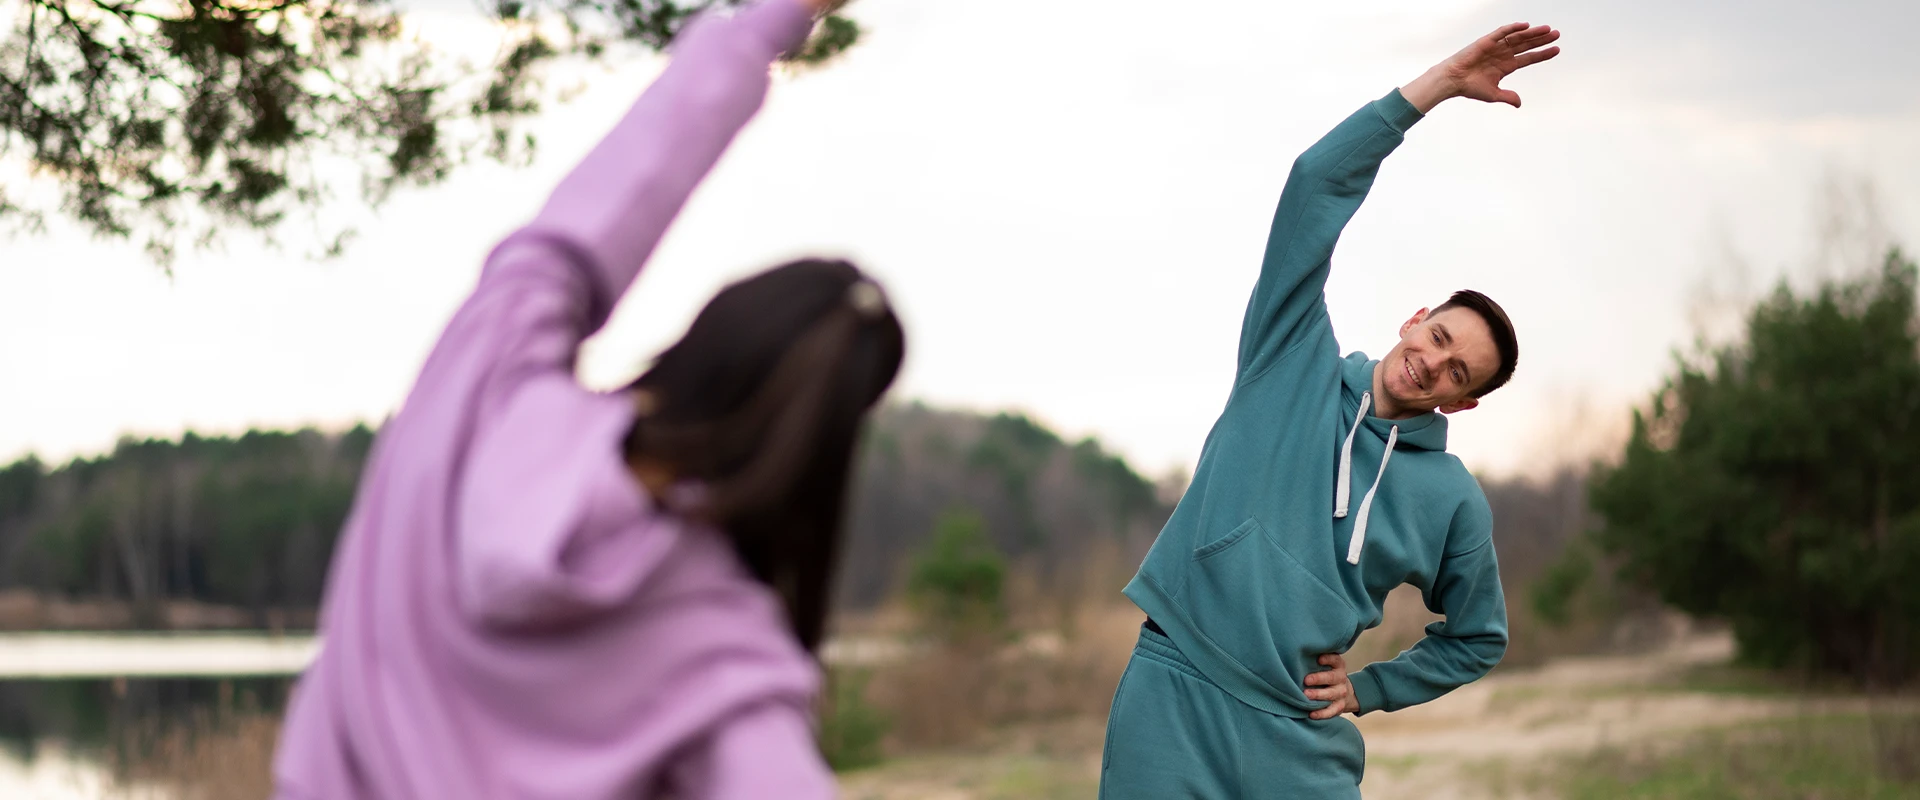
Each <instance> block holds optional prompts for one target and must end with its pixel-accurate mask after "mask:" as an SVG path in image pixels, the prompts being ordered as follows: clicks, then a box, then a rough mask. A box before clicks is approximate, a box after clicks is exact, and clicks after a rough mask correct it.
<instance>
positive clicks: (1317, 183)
mask: <svg viewBox="0 0 1920 800" xmlns="http://www.w3.org/2000/svg"><path fill="white" fill-rule="evenodd" d="M1379 102H1380V101H1378V100H1375V101H1373V102H1370V103H1368V104H1367V106H1368V107H1369V108H1372V109H1373V110H1374V114H1375V116H1376V117H1377V118H1379V120H1380V123H1381V125H1382V127H1384V128H1385V129H1386V130H1385V131H1380V130H1376V131H1374V132H1373V133H1371V134H1368V135H1367V138H1365V139H1361V140H1360V141H1357V142H1354V143H1353V146H1352V147H1349V148H1347V151H1346V152H1344V153H1341V154H1340V160H1339V161H1335V162H1333V166H1330V167H1328V168H1327V170H1326V172H1324V173H1322V174H1321V175H1320V177H1319V178H1317V179H1315V180H1314V183H1313V188H1312V189H1311V191H1310V192H1309V193H1308V195H1307V202H1305V203H1301V204H1300V208H1298V209H1297V210H1295V211H1294V213H1293V215H1292V217H1291V218H1290V219H1288V220H1287V224H1288V225H1289V226H1297V225H1299V222H1300V218H1301V217H1304V216H1306V213H1307V207H1308V206H1310V205H1312V203H1313V201H1314V200H1315V199H1318V198H1319V197H1320V195H1321V194H1323V193H1324V191H1323V190H1324V189H1325V187H1326V186H1327V184H1329V183H1332V182H1333V177H1332V176H1333V174H1334V173H1336V172H1339V171H1340V168H1341V167H1344V166H1346V164H1347V162H1348V161H1351V160H1353V157H1354V154H1355V153H1358V152H1360V150H1361V149H1362V148H1364V147H1366V146H1367V145H1368V144H1371V143H1372V142H1373V140H1374V139H1377V138H1379V137H1380V135H1381V134H1382V133H1387V132H1391V135H1393V136H1396V137H1401V138H1403V139H1404V138H1405V135H1406V134H1405V133H1404V132H1402V131H1400V130H1399V129H1397V128H1395V127H1393V124H1392V123H1389V122H1387V120H1386V116H1385V115H1384V114H1382V113H1381V112H1380V109H1379ZM1285 196H1286V194H1285V189H1284V188H1283V189H1282V190H1281V197H1282V199H1285ZM1300 238H1301V237H1299V236H1290V237H1288V238H1287V246H1286V249H1284V250H1281V251H1280V258H1279V259H1278V263H1279V264H1286V263H1287V259H1288V257H1289V256H1291V255H1293V252H1294V249H1295V248H1297V247H1299V245H1300ZM1334 246H1335V247H1338V246H1339V233H1337V232H1336V233H1335V234H1334ZM1326 263H1327V266H1328V269H1329V270H1331V269H1332V266H1333V253H1332V252H1331V251H1329V252H1328V253H1327V258H1326ZM1313 266H1319V262H1316V263H1315V264H1314V265H1313ZM1264 267H1265V264H1264V263H1263V264H1262V270H1261V272H1262V273H1264V272H1265V271H1266V270H1265V269H1264ZM1300 288H1301V287H1299V286H1296V287H1294V290H1293V292H1289V293H1288V294H1287V297H1292V296H1293V294H1295V293H1297V292H1299V291H1300ZM1326 291H1327V287H1326V282H1325V281H1324V280H1323V281H1321V285H1320V294H1321V295H1322V297H1323V299H1324V296H1325V295H1326ZM1280 299H1281V300H1282V301H1284V300H1285V299H1286V298H1285V297H1283V298H1280ZM1279 305H1280V303H1278V302H1276V303H1274V308H1275V309H1276V310H1277V308H1278V306H1279ZM1265 310H1266V309H1263V311H1265ZM1320 314H1321V316H1324V317H1328V318H1329V319H1331V317H1332V315H1331V314H1330V313H1329V312H1328V311H1327V309H1326V303H1324V302H1322V303H1321V304H1320ZM1262 321H1263V322H1264V321H1266V320H1262ZM1305 341H1306V340H1305V339H1302V340H1301V341H1300V342H1296V343H1294V345H1293V346H1291V347H1288V348H1287V349H1286V350H1284V351H1282V353H1281V357H1280V358H1279V359H1275V361H1274V364H1278V363H1279V362H1280V361H1283V360H1285V358H1286V355H1287V354H1289V353H1291V352H1292V351H1293V350H1294V349H1295V348H1297V347H1299V346H1300V344H1303V343H1304V342H1305ZM1270 369H1273V364H1269V365H1267V366H1265V367H1262V368H1261V369H1260V374H1262V375H1264V374H1266V372H1267V371H1268V370H1270Z"/></svg>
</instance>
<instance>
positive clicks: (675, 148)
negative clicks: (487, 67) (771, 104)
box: [274, 0, 834, 800]
mask: <svg viewBox="0 0 1920 800" xmlns="http://www.w3.org/2000/svg"><path fill="white" fill-rule="evenodd" d="M811 24H812V20H811V18H810V15H809V14H808V12H807V11H806V10H805V9H804V8H803V7H802V6H801V5H799V4H798V3H797V2H795V0H767V2H765V3H763V4H760V5H757V6H754V7H751V8H747V9H743V10H741V11H739V12H737V13H736V14H734V15H732V16H731V17H728V16H723V15H721V14H709V15H708V16H707V17H706V18H704V19H701V20H700V21H698V22H696V23H695V24H694V25H692V26H691V27H690V28H689V29H688V30H687V31H686V32H685V33H684V34H683V35H682V36H681V37H680V39H679V41H678V42H677V43H676V45H675V48H674V57H673V61H672V63H671V64H670V65H669V66H668V67H667V69H666V71H665V72H664V73H663V74H662V75H661V76H660V78H659V79H658V80H657V81H655V82H654V84H653V86H652V87H651V88H649V89H648V90H647V92H646V93H645V94H644V95H643V96H642V97H641V98H640V100H639V102H637V103H636V104H635V105H634V107H633V109H632V111H630V112H629V113H628V114H627V116H626V117H625V118H624V119H623V120H622V121H621V122H620V123H619V125H618V126H617V127H616V128H615V129H614V130H613V132H612V133H611V134H610V135H608V136H607V138H606V140H605V141H603V142H601V143H600V145H599V146H598V147H596V148H595V149H594V151H593V152H592V153H591V154H589V155H588V156H587V158H586V160H585V161H583V162H582V163H581V164H580V165H579V167H577V168H576V169H575V170H574V171H573V172H572V173H571V174H570V175H568V176H567V178H566V179H565V180H564V181H563V182H562V183H561V185H560V187H559V189H558V190H557V191H555V192H554V194H553V196H552V198H551V199H550V200H549V201H548V202H547V205H546V207H545V208H544V209H543V210H542V211H541V212H540V214H539V216H538V217H537V218H535V219H534V220H533V222H532V223H531V224H529V225H527V226H526V227H525V228H522V229H521V230H519V231H517V232H515V233H514V234H512V235H511V236H509V237H508V238H507V239H506V241H504V242H502V243H501V244H500V246H499V247H498V248H496V249H495V250H494V252H493V254H492V255H491V256H490V257H489V259H488V261H487V264H486V266H485V268H484V269H483V270H482V272H481V275H480V279H479V284H478V286H477V287H476V288H475V289H474V291H473V295H472V297H470V298H469V299H468V300H467V302H466V304H465V305H464V306H462V307H461V309H460V310H459V312H458V313H457V314H455V315H454V318H453V320H452V322H450V323H449V324H448V326H447V330H446V332H445V333H444V334H443V335H442V337H441V339H440V341H439V343H438V344H437V345H436V346H435V348H434V350H433V353H432V355H431V356H429V357H428V359H427V363H426V365H425V367H424V368H423V369H422V371H421V374H420V377H419V381H418V383H417V384H415V386H414V388H413V392H412V394H411V395H409V396H408V398H407V401H406V404H405V406H404V407H403V408H402V409H401V410H400V412H399V413H398V414H397V415H396V416H395V417H394V419H393V420H392V421H391V422H389V423H388V424H387V426H386V428H385V430H384V431H382V432H381V436H380V440H379V442H378V443H377V444H376V446H375V447H374V451H373V454H372V457H371V459H370V460H369V462H368V466H367V473H366V476H365V478H364V481H363V483H362V485H361V487H360V494H359V497H358V500H357V502H356V504H355V506H354V510H353V514H352V516H351V518H350V519H349V520H348V522H347V526H346V531H345V533H344V534H343V536H342V538H341V541H340V545H339V551H338V553H337V554H336V556H335V558H334V562H333V567H332V573H331V575H330V576H329V584H328V586H327V597H326V601H325V605H324V608H323V611H322V622H321V632H322V636H323V641H324V644H323V646H322V648H321V651H320V654H319V657H318V658H317V659H316V660H315V662H314V664H313V665H312V666H311V667H310V668H309V669H308V670H307V672H306V674H305V675H304V676H303V677H302V679H301V681H300V684H299V687H298V689H297V690H296V691H295V693H294V697H293V700H292V703H291V707H290V708H289V709H288V713H287V720H286V725H285V729H284V731H283V733H282V736H281V740H280V748H279V752H278V754H277V756H276V761H275V765H274V772H275V777H276V781H277V784H278V786H277V789H276V796H277V797H280V798H285V799H286V800H295V799H297V800H346V799H348V798H382V799H383V800H385V799H388V798H391V799H394V800H401V799H412V798H417V799H418V800H445V799H448V798H460V800H482V799H483V798H515V799H516V800H517V799H519V798H566V800H595V799H596V798H651V797H663V796H671V797H674V798H678V799H680V800H694V799H695V798H754V799H756V800H758V799H759V798H771V797H782V798H826V797H832V796H833V794H834V784H833V777H832V774H831V773H830V772H829V771H828V770H827V768H826V766H825V765H824V764H823V763H822V761H821V758H820V756H819V752H818V750H817V749H816V747H815V744H814V739H813V733H812V729H811V726H810V719H811V713H810V708H811V701H812V698H813V696H814V693H815V691H816V689H817V687H818V684H819V669H818V666H817V665H816V664H815V662H814V661H813V659H812V658H811V657H810V656H809V655H808V654H807V653H806V652H805V650H804V649H802V648H801V647H800V645H799V643H798V641H797V640H796V638H795V637H794V635H793V634H792V633H791V632H790V631H789V629H788V627H787V624H786V618H785V615H784V613H783V611H782V609H781V607H780V603H779V600H778V598H777V597H776V596H775V595H774V594H773V593H772V592H771V591H770V590H769V589H767V588H766V587H764V586H763V585H761V584H760V583H759V582H757V581H755V580H754V579H753V577H752V576H751V575H749V574H748V573H747V571H746V569H745V568H744V566H743V565H742V564H741V563H740V562H739V560H738V559H737V558H736V556H735V554H734V551H733V549H732V546H731V544H730V543H729V542H728V541H727V539H726V538H725V537H724V536H723V535H722V534H721V533H719V532H717V531H715V530H712V529H710V528H705V527H700V526H697V525H694V524H691V523H688V522H685V521H683V520H681V519H678V518H676V517H674V516H671V515H668V514H667V513H665V512H663V511H662V510H660V509H659V508H657V507H656V506H655V505H654V504H653V503H652V502H651V500H650V499H649V496H648V495H647V493H646V492H645V491H643V490H642V489H641V488H640V487H639V485H638V484H637V483H636V482H635V480H634V479H633V478H632V477H631V476H630V474H629V473H628V471H627V469H626V466H625V464H624V462H623V457H622V453H621V442H622V439H623V437H624V436H625V434H626V432H627V429H628V428H629V426H630V425H631V423H632V421H633V413H632V408H631V402H630V399H629V398H628V397H626V396H624V395H620V394H597V393H594V392H589V391H587V390H585V389H583V388H582V387H581V386H580V385H579V384H578V383H577V382H576V381H575V379H574V374H573V366H574V358H575V354H576V353H577V352H578V350H579V346H580V342H581V340H582V339H584V338H586V337H587V336H588V335H589V334H591V333H593V332H594V331H596V330H598V329H599V328H600V326H601V325H602V324H604V323H605V321H606V319H607V315H608V313H609V312H610V311H611V310H612V308H613V305H614V302H615V301H616V300H617V299H619V297H620V295H621V294H622V293H623V292H624V291H625V290H626V288H627V286H628V285H629V284H631V283H632V282H633V279H634V276H635V274H636V273H638V272H639V269H640V265H641V264H642V263H644V262H645V261H646V260H647V257H648V255H649V254H650V253H651V252H652V250H653V248H654V245H655V244H656V243H657V242H658V241H659V240H660V237H661V234H662V233H664V232H665V230H666V228H667V225H668V223H669V222H671V221H672V220H673V218H674V216H675V215H676V214H677V213H678V212H679V210H680V207H681V205H682V204H683V203H684V202H685V201H686V199H687V196H688V195H689V194H690V193H691V192H692V191H693V189H694V187H695V186H696V185H697V184H699V182H700V180H701V178H702V177H704V176H705V175H706V174H707V172H708V170H709V169H711V168H712V166H713V164H714V162H715V161H717V160H718V159H719V158H720V154H721V153H722V152H723V151H725V150H726V148H727V145H728V143H729V142H730V141H731V140H732V139H733V137H734V134H735V133H736V132H737V131H739V129H740V128H741V127H742V126H743V125H745V124H746V123H747V121H748V120H749V119H750V118H752V117H753V115H754V112H755V111H757V110H758V108H759V106H760V103H761V100H762V99H763V98H764V97H765V95H766V91H767V85H768V74H767V73H768V67H769V65H770V64H771V62H772V61H773V60H774V59H775V58H776V57H777V56H778V55H779V54H780V53H782V52H786V51H789V50H791V49H793V48H795V47H797V46H798V45H799V44H800V43H801V42H802V41H803V40H804V38H805V37H806V34H807V32H808V31H809V30H810V28H811Z"/></svg>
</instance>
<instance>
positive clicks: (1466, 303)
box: [1433, 289, 1520, 397]
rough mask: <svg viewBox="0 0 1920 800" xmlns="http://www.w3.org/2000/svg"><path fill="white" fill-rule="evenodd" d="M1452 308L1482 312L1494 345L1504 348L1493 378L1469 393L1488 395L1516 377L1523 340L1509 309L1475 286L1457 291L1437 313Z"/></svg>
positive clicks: (1468, 394)
mask: <svg viewBox="0 0 1920 800" xmlns="http://www.w3.org/2000/svg"><path fill="white" fill-rule="evenodd" d="M1449 308H1465V309H1469V310H1471V311H1473V312H1474V313H1476V314H1479V315H1480V318H1481V319H1484V320H1486V321H1487V329H1488V330H1490V331H1492V332H1493V346H1494V347H1495V348H1496V349H1498V350H1499V351H1500V368H1499V369H1497V370H1494V371H1493V377H1491V378H1488V379H1487V380H1486V382H1484V383H1482V384H1480V386H1479V387H1478V388H1476V389H1474V390H1473V391H1471V392H1468V393H1467V396H1469V397H1486V396H1487V395H1488V394H1490V393H1492V392H1493V390H1495V389H1498V388H1500V387H1502V386H1505V385H1506V384H1507V379H1509V378H1512V377H1513V368H1514V366H1515V365H1516V364H1518V362H1519V361H1520V340H1519V339H1518V338H1517V337H1515V336H1514V333H1513V321H1512V320H1509V319H1507V312H1505V311H1503V310H1501V308H1500V304H1499V303H1496V302H1493V299H1492V298H1489V297H1487V296H1486V295H1484V294H1481V293H1479V292H1476V291H1474V290H1472V289H1462V290H1460V291H1457V292H1454V293H1453V296H1452V297H1449V298H1447V302H1444V303H1441V304H1440V307H1439V308H1435V309H1434V310H1433V313H1435V314H1438V313H1440V312H1442V311H1445V310H1447V309H1449Z"/></svg>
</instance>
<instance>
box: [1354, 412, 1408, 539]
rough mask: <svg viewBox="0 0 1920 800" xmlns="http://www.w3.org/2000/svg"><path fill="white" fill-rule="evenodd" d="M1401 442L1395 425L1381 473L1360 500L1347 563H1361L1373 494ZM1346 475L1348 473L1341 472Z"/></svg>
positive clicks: (1381, 456)
mask: <svg viewBox="0 0 1920 800" xmlns="http://www.w3.org/2000/svg"><path fill="white" fill-rule="evenodd" d="M1399 442H1400V426H1398V425H1395V426H1393V430H1390V431H1388V432H1387V451H1386V452H1384V453H1381V454H1380V473H1379V474H1378V475H1375V476H1373V488H1371V489H1368V490H1367V496H1366V497H1365V498H1364V499H1362V500H1361V501H1360V516H1359V517H1358V518H1357V519H1355V520H1354V521H1353V539H1352V543H1351V544H1348V545H1347V563H1349V564H1358V563H1360V547H1361V546H1362V545H1365V544H1366V543H1367V512H1368V511H1372V510H1373V494H1374V492H1378V491H1380V482H1381V481H1383V480H1385V479H1386V477H1387V459H1389V458H1392V457H1393V446H1394V445H1396V444H1399ZM1341 475H1342V476H1343V477H1344V476H1345V475H1346V473H1344V472H1343V473H1341Z"/></svg>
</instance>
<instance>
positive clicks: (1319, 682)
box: [1307, 670, 1341, 686]
mask: <svg viewBox="0 0 1920 800" xmlns="http://www.w3.org/2000/svg"><path fill="white" fill-rule="evenodd" d="M1340 678H1341V676H1340V674H1339V673H1337V672H1334V671H1333V670H1323V671H1320V672H1310V673H1307V685H1308V686H1330V685H1332V684H1336V683H1339V682H1340Z"/></svg>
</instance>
